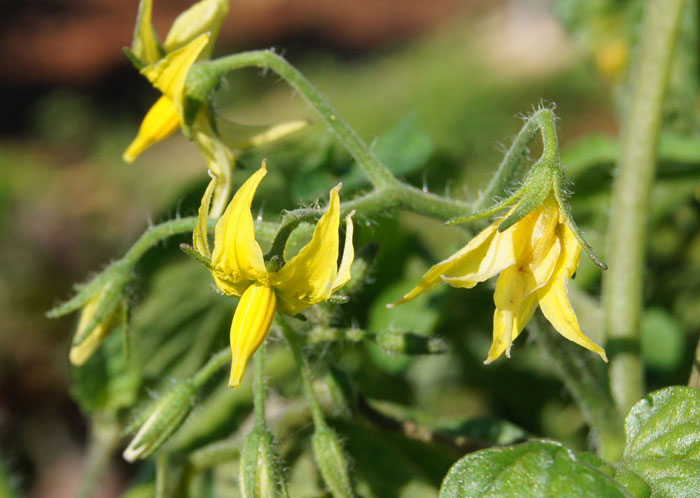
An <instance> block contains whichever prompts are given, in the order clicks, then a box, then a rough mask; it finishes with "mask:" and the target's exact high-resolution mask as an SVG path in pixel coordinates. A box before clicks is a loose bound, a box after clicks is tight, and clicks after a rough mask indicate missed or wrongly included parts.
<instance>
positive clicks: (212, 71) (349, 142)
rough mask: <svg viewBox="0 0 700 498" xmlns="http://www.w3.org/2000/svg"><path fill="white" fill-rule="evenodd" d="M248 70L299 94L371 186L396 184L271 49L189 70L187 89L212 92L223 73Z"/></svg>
mask: <svg viewBox="0 0 700 498" xmlns="http://www.w3.org/2000/svg"><path fill="white" fill-rule="evenodd" d="M245 67H259V68H263V69H269V70H272V71H274V72H275V73H276V74H277V75H279V76H280V77H281V78H282V79H284V80H285V81H286V82H287V83H288V84H289V85H290V86H291V87H292V88H294V89H295V90H296V91H297V92H299V93H300V94H301V95H302V96H303V97H304V98H305V99H306V101H307V102H308V103H309V104H310V105H311V107H313V108H314V110H316V112H317V113H318V115H319V116H320V117H321V119H323V121H324V122H325V123H326V125H328V127H329V128H330V129H331V130H332V131H333V132H334V133H335V134H336V136H337V137H338V139H339V140H340V141H341V142H342V143H343V145H345V147H346V148H347V149H348V151H349V152H350V154H351V155H352V156H353V158H354V159H355V160H356V161H357V164H358V165H359V166H360V168H362V169H363V170H364V172H365V174H366V175H367V177H368V178H369V179H370V181H371V182H372V185H374V186H375V187H378V188H381V187H385V186H388V185H392V184H393V183H394V182H395V181H396V180H395V178H394V176H393V175H392V174H391V172H390V171H389V170H388V169H387V168H386V166H384V165H383V164H382V163H381V162H380V161H379V159H377V157H376V156H375V155H374V153H373V152H372V151H371V150H370V148H369V147H367V144H365V143H364V141H363V140H362V139H361V138H360V137H359V136H358V135H357V133H356V132H355V130H353V129H352V128H351V127H350V126H349V125H348V124H347V123H346V122H345V120H344V119H343V118H342V117H340V115H339V114H338V112H337V111H336V110H335V109H334V108H333V106H332V105H331V104H330V103H329V102H328V101H327V100H326V99H325V97H324V96H323V95H322V94H321V93H320V92H319V91H318V90H317V89H316V87H314V86H313V84H311V82H310V81H309V80H307V79H306V77H305V76H304V75H303V74H301V73H300V72H299V70H297V69H296V68H295V67H294V66H292V65H291V64H290V63H289V62H287V61H286V60H285V59H284V58H283V57H281V56H280V55H278V54H276V53H275V52H273V51H272V50H256V51H251V52H243V53H240V54H235V55H230V56H227V57H222V58H220V59H216V60H213V61H207V62H204V63H200V64H198V65H197V66H195V67H193V68H192V69H191V70H190V75H189V76H188V81H187V86H188V88H189V87H190V86H192V87H193V88H197V87H200V86H201V84H202V83H200V82H201V81H204V82H205V83H203V84H204V86H205V89H207V90H211V88H213V87H214V86H216V85H217V84H218V83H219V80H220V77H221V76H222V75H223V74H225V73H226V72H229V71H233V70H236V69H242V68H245ZM198 80H199V81H198ZM205 91H206V90H205Z"/></svg>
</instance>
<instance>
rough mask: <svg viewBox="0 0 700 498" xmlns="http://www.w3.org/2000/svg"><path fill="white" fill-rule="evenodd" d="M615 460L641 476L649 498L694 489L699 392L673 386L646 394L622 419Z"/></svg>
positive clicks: (699, 479)
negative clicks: (619, 452) (622, 443)
mask: <svg viewBox="0 0 700 498" xmlns="http://www.w3.org/2000/svg"><path fill="white" fill-rule="evenodd" d="M625 433H626V437H627V442H626V444H625V448H624V450H623V453H622V459H621V465H622V466H624V467H625V468H626V469H629V470H631V471H633V472H635V473H636V474H638V475H639V476H640V477H642V478H643V479H644V480H645V481H646V482H647V483H648V484H649V485H650V486H651V489H652V493H651V496H652V497H659V498H660V497H668V498H679V497H695V496H698V490H700V391H698V390H696V389H692V388H690V387H686V386H673V387H668V388H665V389H662V390H660V391H656V392H654V393H651V394H650V395H648V396H647V397H645V398H644V399H643V400H642V401H640V402H639V403H637V404H636V405H635V406H634V407H633V408H632V410H630V413H629V414H628V415H627V418H626V420H625Z"/></svg>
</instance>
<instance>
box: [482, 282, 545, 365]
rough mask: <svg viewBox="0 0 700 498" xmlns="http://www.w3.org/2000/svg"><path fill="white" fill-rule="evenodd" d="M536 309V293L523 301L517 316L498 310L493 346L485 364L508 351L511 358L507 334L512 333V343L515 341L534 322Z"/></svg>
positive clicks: (494, 317) (494, 324) (494, 320)
mask: <svg viewBox="0 0 700 498" xmlns="http://www.w3.org/2000/svg"><path fill="white" fill-rule="evenodd" d="M536 309H537V294H535V293H532V294H530V295H529V296H527V297H526V298H525V299H524V300H523V302H522V304H521V305H520V307H519V309H518V312H517V313H515V314H514V313H512V312H504V311H502V310H499V309H496V311H495V312H494V315H493V343H492V344H491V349H490V350H489V354H488V357H487V358H486V361H484V363H485V364H489V363H491V362H492V361H494V360H496V359H497V358H499V357H500V356H501V355H502V354H503V353H504V352H506V351H508V356H509V357H510V352H509V348H508V343H507V342H506V336H507V334H508V333H510V335H511V341H510V342H511V343H512V342H513V341H515V339H517V338H518V336H519V335H520V333H521V332H522V331H523V329H525V326H526V325H527V324H528V323H529V322H530V320H532V315H533V314H534V313H535V310H536ZM508 330H509V332H508Z"/></svg>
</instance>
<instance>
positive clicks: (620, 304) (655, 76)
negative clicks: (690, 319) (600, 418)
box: [603, 0, 684, 413]
mask: <svg viewBox="0 0 700 498" xmlns="http://www.w3.org/2000/svg"><path fill="white" fill-rule="evenodd" d="M683 4H684V0H649V1H648V2H647V3H646V8H645V12H644V19H643V22H642V33H641V40H640V49H639V56H638V59H637V63H636V67H635V68H634V73H633V79H632V87H631V97H630V102H629V108H628V109H627V114H626V116H625V117H624V121H623V124H622V139H621V146H620V158H619V161H618V164H617V169H618V175H617V177H616V178H615V182H614V184H613V190H612V213H611V217H610V224H609V229H608V234H609V237H610V240H609V250H608V262H609V264H610V270H609V271H608V272H607V274H606V275H604V279H603V298H604V305H605V326H606V332H607V337H608V351H609V352H610V354H611V361H610V385H611V390H612V394H613V398H614V400H615V403H616V404H617V407H618V409H619V411H620V412H621V413H626V412H627V411H628V410H629V409H630V408H631V407H632V406H633V405H634V403H636V402H637V401H638V400H639V399H640V398H641V397H642V395H643V393H644V378H643V366H642V361H641V358H640V346H639V333H640V332H639V321H640V316H641V310H642V279H643V273H644V257H645V249H646V225H647V217H648V212H649V198H650V193H651V186H652V182H653V179H654V174H655V169H656V159H657V152H658V142H659V130H660V128H661V116H662V110H663V103H664V96H665V94H666V87H667V83H668V75H669V69H670V66H671V60H672V56H673V50H674V45H675V41H676V38H677V35H678V28H679V24H680V18H681V13H682V12H683Z"/></svg>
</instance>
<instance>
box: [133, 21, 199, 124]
mask: <svg viewBox="0 0 700 498" xmlns="http://www.w3.org/2000/svg"><path fill="white" fill-rule="evenodd" d="M208 41H209V33H204V34H203V35H200V36H198V37H197V38H195V39H194V40H192V41H191V42H190V43H188V44H187V45H185V46H184V47H182V48H180V49H178V50H175V51H174V52H171V53H169V54H168V55H166V56H165V57H164V58H163V59H161V60H160V61H158V62H156V63H155V64H151V65H150V66H146V67H144V68H143V69H142V70H141V74H143V75H144V76H145V77H146V78H148V81H150V82H151V84H152V85H153V86H154V87H156V88H157V89H158V90H160V91H161V92H163V95H165V96H167V97H169V98H170V100H172V101H173V103H174V105H175V107H176V108H177V109H178V110H179V111H178V112H181V111H180V109H181V108H182V91H183V89H184V87H185V80H186V79H187V73H188V71H189V70H190V67H192V64H194V62H195V61H196V60H197V57H199V54H200V53H201V52H202V50H203V49H204V47H205V46H206V45H207V42H208Z"/></svg>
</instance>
